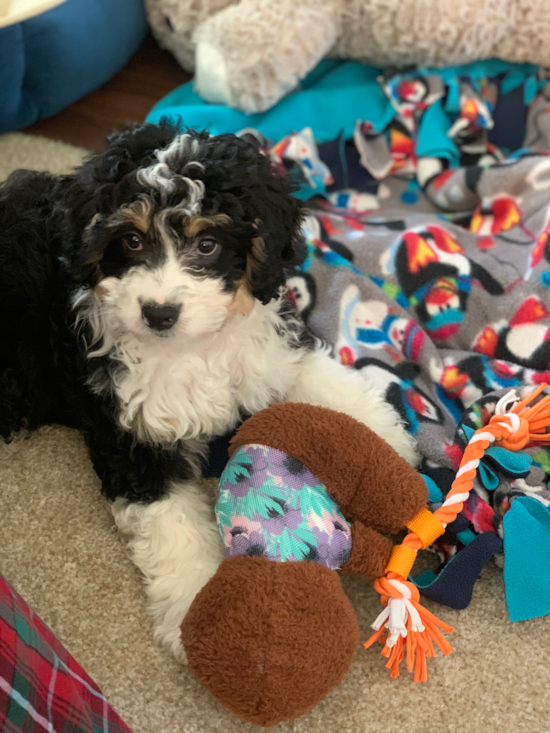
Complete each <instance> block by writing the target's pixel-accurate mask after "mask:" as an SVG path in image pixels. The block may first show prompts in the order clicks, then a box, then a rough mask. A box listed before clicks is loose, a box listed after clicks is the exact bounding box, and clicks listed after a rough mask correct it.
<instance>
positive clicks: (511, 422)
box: [364, 384, 550, 682]
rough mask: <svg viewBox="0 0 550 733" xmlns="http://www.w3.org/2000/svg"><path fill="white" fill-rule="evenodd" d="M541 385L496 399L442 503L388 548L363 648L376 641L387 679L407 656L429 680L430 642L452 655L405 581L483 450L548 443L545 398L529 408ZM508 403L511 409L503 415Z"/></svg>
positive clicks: (466, 486) (448, 517)
mask: <svg viewBox="0 0 550 733" xmlns="http://www.w3.org/2000/svg"><path fill="white" fill-rule="evenodd" d="M546 386H547V385H546V384H542V385H541V386H540V387H538V388H537V389H536V390H535V391H534V392H533V393H532V394H530V395H529V396H528V397H527V398H526V399H524V400H522V401H519V398H518V396H517V394H516V392H515V390H512V391H511V392H509V393H508V394H506V395H505V396H504V397H502V398H501V399H500V400H499V402H498V403H497V406H496V409H495V414H494V415H493V417H492V418H491V419H490V421H489V424H488V425H486V426H485V427H483V428H480V429H479V430H477V431H476V432H475V434H474V435H473V436H472V438H471V440H470V441H469V443H468V445H467V446H466V450H465V451H464V456H463V458H462V461H461V463H460V468H459V469H458V472H457V474H456V477H455V480H454V481H453V484H452V486H451V489H450V490H449V493H448V495H447V498H446V500H445V501H444V502H443V504H442V505H441V507H440V508H439V509H437V510H436V511H435V512H434V513H433V514H432V512H430V511H428V509H422V510H421V511H420V512H419V513H418V514H417V515H416V516H415V517H414V518H413V519H412V520H411V521H410V522H409V523H408V524H407V529H409V530H410V533H409V534H408V535H407V536H406V537H405V539H404V540H403V542H402V543H401V545H398V546H396V547H394V548H393V551H392V554H391V557H390V561H389V563H388V566H387V568H386V573H385V575H383V576H382V577H381V578H378V579H377V580H376V581H375V582H374V587H375V588H376V590H377V592H378V593H379V594H380V598H381V602H382V605H383V606H384V610H383V611H382V613H381V614H380V615H379V616H378V618H377V619H376V621H375V622H374V623H373V625H372V627H373V629H374V630H375V633H374V634H373V635H372V636H371V638H370V639H369V640H368V641H366V642H365V644H364V646H365V647H369V646H371V644H374V642H375V641H379V642H381V643H383V644H384V648H383V650H382V655H383V656H384V657H386V658H387V659H388V663H387V664H386V667H388V668H389V669H391V676H392V677H398V676H399V665H400V664H401V661H402V660H403V658H404V657H405V656H406V661H407V668H408V670H409V672H412V670H413V668H414V679H415V681H416V682H418V681H422V682H424V681H425V680H427V678H428V674H427V666H426V660H427V657H435V651H434V643H435V644H436V645H437V646H438V647H439V648H440V649H441V651H442V652H443V653H444V654H450V652H451V651H452V647H451V645H450V644H449V642H448V641H447V640H446V639H445V637H444V636H443V634H442V631H447V632H452V631H453V629H452V628H451V627H450V626H448V625H447V624H445V623H443V622H442V621H439V619H437V618H436V617H435V616H434V615H433V614H432V613H430V612H429V611H428V610H427V609H425V608H423V607H422V606H421V605H420V603H419V598H420V595H419V592H418V589H417V588H416V586H415V585H414V584H413V583H410V582H408V581H407V578H408V577H409V574H410V572H411V570H412V567H413V564H414V561H415V559H416V554H417V552H418V550H421V549H423V548H425V547H429V545H431V544H432V543H433V542H434V541H435V540H436V539H437V538H438V537H440V536H441V535H442V534H443V533H444V531H445V527H446V526H447V525H448V524H450V523H451V522H453V521H454V520H455V519H456V517H457V516H458V514H460V512H461V511H462V507H463V506H464V502H465V501H466V500H467V499H468V496H469V494H470V490H471V489H472V487H473V481H474V478H475V475H476V471H477V468H478V466H479V462H480V460H481V459H482V458H483V456H484V454H485V451H486V450H487V448H489V447H490V446H491V445H492V444H493V443H499V444H500V445H501V446H502V447H503V448H506V449H508V450H521V449H522V448H524V447H525V446H526V445H527V443H529V442H530V441H536V442H539V443H544V442H550V432H548V433H547V432H546V428H550V396H548V395H547V396H545V397H543V399H541V400H540V401H539V402H538V403H537V404H536V405H534V406H533V407H529V406H528V405H529V403H530V402H532V401H533V400H534V399H535V398H536V397H537V396H538V395H539V394H540V393H541V392H542V391H543V390H544V389H545V388H546ZM513 402H515V403H516V404H515V405H514V407H513V408H512V409H510V410H509V411H508V412H505V410H506V409H507V407H508V406H509V405H510V403H513ZM503 413H504V414H503Z"/></svg>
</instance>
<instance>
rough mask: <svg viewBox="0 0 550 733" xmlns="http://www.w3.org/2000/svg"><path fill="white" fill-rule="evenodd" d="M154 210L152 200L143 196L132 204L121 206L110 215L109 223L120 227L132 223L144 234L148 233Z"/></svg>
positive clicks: (111, 225) (131, 224)
mask: <svg viewBox="0 0 550 733" xmlns="http://www.w3.org/2000/svg"><path fill="white" fill-rule="evenodd" d="M152 210H153V203H152V201H151V200H150V199H149V198H147V197H145V196H143V197H140V198H139V199H137V201H133V202H132V203H131V204H127V205H125V206H121V207H120V209H118V211H115V213H114V214H113V215H112V216H110V217H109V221H108V224H109V226H110V227H119V226H124V225H130V226H133V227H135V228H136V229H137V230H138V231H140V232H141V233H142V234H147V231H148V230H149V227H150V226H151V212H152Z"/></svg>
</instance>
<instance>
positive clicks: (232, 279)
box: [86, 195, 262, 339]
mask: <svg viewBox="0 0 550 733" xmlns="http://www.w3.org/2000/svg"><path fill="white" fill-rule="evenodd" d="M255 234H257V233H256V232H255V231H254V229H253V228H252V227H250V226H238V225H236V224H235V223H234V222H232V220H231V218H230V217H229V216H228V215H227V214H210V215H208V214H207V215H204V216H203V215H202V214H194V213H192V212H191V211H189V210H188V209H185V208H182V207H177V206H176V207H166V208H163V207H162V206H158V205H157V204H156V203H155V201H154V200H153V199H152V198H150V197H148V196H147V195H143V196H141V197H140V198H139V199H137V200H136V201H135V202H133V203H130V204H128V205H124V206H122V207H121V208H120V209H119V210H118V211H116V212H115V213H114V214H113V215H112V216H110V217H108V218H107V219H106V220H103V219H100V218H98V219H96V220H95V221H94V222H93V223H92V225H91V226H90V228H89V229H88V231H87V232H86V238H89V239H90V240H95V245H96V246H95V251H100V252H102V256H101V260H100V261H99V262H98V263H97V269H96V273H95V279H96V283H95V284H94V293H95V296H96V298H97V299H98V301H99V302H100V303H101V305H102V308H103V309H104V312H105V313H106V314H108V315H109V318H110V320H111V321H113V322H114V323H115V324H117V325H118V326H119V328H120V329H121V331H125V332H131V333H132V334H134V335H135V336H137V337H140V338H141V339H147V338H151V337H152V338H154V337H161V338H176V337H177V336H188V337H197V336H202V335H207V334H209V333H212V332H215V331H218V330H219V329H220V328H221V326H222V325H223V324H224V323H225V321H226V320H227V318H228V316H229V315H230V314H231V313H233V312H238V313H242V314H243V315H245V314H247V313H248V312H250V310H251V309H252V307H253V304H254V298H253V296H252V293H251V284H250V282H249V281H248V279H247V275H246V265H247V260H248V251H249V248H250V247H251V246H252V247H254V245H256V247H257V248H258V251H259V252H260V255H261V253H262V240H261V238H260V237H259V236H256V237H255V236H254V235H255Z"/></svg>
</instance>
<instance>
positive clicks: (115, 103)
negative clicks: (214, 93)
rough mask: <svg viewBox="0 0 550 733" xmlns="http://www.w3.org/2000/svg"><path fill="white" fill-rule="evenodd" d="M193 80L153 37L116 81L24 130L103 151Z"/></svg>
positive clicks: (148, 39)
mask: <svg viewBox="0 0 550 733" xmlns="http://www.w3.org/2000/svg"><path fill="white" fill-rule="evenodd" d="M189 79H190V76H189V74H188V73H187V72H185V71H184V70H183V69H182V68H181V67H180V66H179V65H178V63H177V62H176V61H175V59H174V58H173V57H172V56H171V55H170V54H169V53H166V52H165V51H163V50H161V49H160V48H159V46H158V45H157V44H156V42H155V41H154V40H153V38H152V37H148V38H147V39H146V40H145V41H144V43H143V45H142V46H141V48H140V49H139V50H138V51H137V53H136V54H135V56H134V57H133V58H132V59H131V60H130V61H129V62H128V64H127V65H126V66H125V67H124V68H123V69H122V71H120V72H119V73H118V74H117V75H116V76H115V77H113V78H112V79H111V80H110V81H108V82H107V83H106V84H104V85H103V86H102V87H100V88H99V89H97V90H96V91H95V92H92V93H91V94H88V95H87V96H85V97H83V98H82V99H79V100H78V101H77V102H75V103H74V104H71V106H70V107H67V109H65V110H63V112H60V113H59V114H58V115H56V116H55V117H50V118H49V119H47V120H40V121H39V122H36V123H35V124H34V125H32V127H29V128H27V129H26V130H24V132H27V133H32V134H33V135H42V136H44V137H49V138H52V139H53V140H61V141H62V142H66V143H71V144H72V145H80V146H82V147H84V148H88V149H89V150H95V151H98V150H101V149H102V148H103V147H104V146H105V141H106V137H107V135H109V134H110V133H111V132H113V130H121V129H123V128H124V127H127V126H128V125H132V124H135V123H136V122H143V120H144V118H145V116H146V114H147V113H148V112H149V110H150V109H151V107H152V106H153V105H154V104H155V102H158V100H159V99H161V98H162V97H164V96H165V95H166V94H168V92H170V91H172V89H175V88H176V87H178V86H180V85H181V84H183V83H184V82H186V81H188V80H189Z"/></svg>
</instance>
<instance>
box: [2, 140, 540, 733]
mask: <svg viewBox="0 0 550 733" xmlns="http://www.w3.org/2000/svg"><path fill="white" fill-rule="evenodd" d="M83 152H84V151H82V150H79V149H76V148H70V147H68V146H65V145H61V144H58V143H52V142H49V141H46V140H42V139H39V138H35V137H27V136H24V135H19V134H15V135H6V136H4V137H0V179H3V178H4V177H5V176H6V175H7V174H8V173H9V171H10V170H12V169H14V168H16V167H32V168H40V169H49V170H52V171H56V172H61V171H65V170H68V169H69V168H70V167H71V166H72V165H74V164H76V163H77V162H78V161H79V160H80V158H81V156H82V154H83ZM0 572H2V573H3V574H4V575H5V576H6V577H7V579H8V580H9V581H10V582H11V583H12V584H13V585H14V586H15V588H16V589H17V590H18V591H19V592H20V593H21V594H22V595H23V596H24V598H25V599H26V600H27V601H28V603H30V605H31V606H32V607H33V608H34V610H35V611H36V612H37V613H38V614H39V615H40V616H41V617H42V618H43V619H44V621H45V622H46V623H48V624H49V625H50V627H51V628H52V629H53V631H54V632H55V633H56V634H57V635H58V636H59V638H60V639H61V641H62V642H63V643H64V644H65V645H66V646H67V647H68V649H69V650H70V651H71V652H72V654H73V655H74V656H75V657H76V658H77V659H78V661H79V662H80V663H81V664H82V665H83V666H84V667H85V668H86V669H87V671H88V672H89V674H90V675H91V676H92V677H93V678H94V679H95V680H96V682H97V683H98V684H99V685H100V687H101V688H102V689H103V691H104V693H105V694H106V695H107V697H108V698H109V700H110V701H111V702H112V704H113V705H114V707H115V708H116V709H117V710H118V711H119V713H120V714H121V715H122V717H123V718H124V719H125V720H126V722H127V723H128V724H129V725H130V726H131V727H133V729H134V730H135V732H136V733H176V732H180V733H206V732H210V731H223V732H224V733H237V732H238V733H241V732H244V733H246V732H247V731H252V730H257V729H256V728H254V726H251V725H246V724H243V723H241V722H240V721H239V720H237V719H236V718H234V717H233V716H232V715H231V714H230V713H228V712H227V711H226V710H224V709H223V708H222V707H221V706H220V705H219V704H218V703H217V702H216V701H215V700H213V699H212V698H211V696H210V695H209V693H207V692H206V691H205V690H204V689H203V688H201V686H200V685H199V684H198V683H197V682H196V681H195V679H194V678H193V675H192V674H191V673H190V672H189V671H188V670H186V669H185V668H183V667H181V666H179V665H178V664H177V663H176V662H175V661H174V660H173V659H172V658H171V656H170V654H169V653H168V652H166V651H164V650H163V649H160V648H159V647H157V646H156V645H155V644H154V643H153V641H152V639H151V626H150V622H149V619H148V618H147V615H146V612H145V607H144V602H143V594H142V591H141V587H140V580H139V577H138V574H137V572H136V571H135V570H134V568H133V566H132V564H131V563H130V561H129V560H128V559H127V557H126V554H125V549H124V543H123V541H122V539H121V538H120V537H119V536H118V535H117V533H116V531H115V530H114V528H113V524H112V521H111V518H110V516H109V514H108V513H107V511H106V510H105V507H104V505H103V503H102V500H101V498H100V494H99V482H98V480H97V478H96V476H95V475H94V473H93V471H92V468H91V465H90V462H89V460H88V458H87V455H86V451H85V449H84V445H83V442H82V440H81V439H80V436H79V435H78V434H77V433H75V432H72V431H69V430H66V429H62V428H59V427H49V428H45V429H43V430H41V431H40V432H39V433H37V434H35V435H34V436H33V437H32V438H31V439H30V440H28V441H26V442H25V443H23V444H22V445H21V447H20V449H19V451H18V452H16V453H15V454H14V455H13V456H11V457H10V458H9V460H6V461H2V462H0ZM345 587H346V589H347V590H348V591H349V593H350V596H351V598H352V599H353V602H354V605H355V608H356V610H357V613H358V616H359V619H360V623H361V628H362V632H363V636H364V637H366V636H367V635H368V634H369V622H370V621H372V620H373V618H374V617H375V616H376V614H377V613H378V610H379V607H378V602H377V600H376V597H375V595H374V593H373V591H372V589H371V587H370V584H369V583H368V582H367V581H366V580H363V579H359V578H351V579H350V578H347V579H345ZM430 608H432V610H434V608H435V611H436V613H438V614H440V615H441V617H442V618H443V619H444V620H445V621H447V622H449V623H450V624H453V625H454V626H455V628H456V633H455V634H454V635H453V639H452V641H453V643H454V645H455V652H454V653H453V654H452V655H451V656H450V657H449V658H443V657H438V658H437V659H436V660H430V662H429V665H430V666H429V674H430V679H429V681H428V683H426V684H424V685H415V684H414V683H413V682H412V681H411V679H410V677H409V676H408V675H405V676H402V677H401V678H400V679H399V680H396V681H392V680H391V679H390V677H389V673H388V672H387V670H386V669H384V666H383V664H382V660H381V658H380V657H379V656H378V653H377V652H375V651H372V650H370V651H368V652H367V651H364V650H363V649H358V651H357V656H356V660H355V663H354V664H353V666H352V668H351V670H350V672H349V674H348V677H347V679H346V681H345V682H344V684H343V685H342V686H341V687H340V688H339V689H338V690H336V691H335V692H333V693H332V695H330V696H329V698H328V699H327V700H325V701H324V702H323V703H322V704H321V705H319V706H318V707H317V708H316V709H315V710H314V711H313V712H312V713H310V714H309V715H307V716H305V717H303V718H302V719H300V720H298V721H296V722H294V723H291V724H288V725H281V726H279V728H278V729H277V730H278V731H285V733H286V732H287V731H294V732H295V733H316V732H317V731H319V732H321V731H337V732H338V733H398V732H401V731H403V733H431V732H432V731H433V732H434V733H435V731H437V732H438V733H447V732H448V733H457V732H458V731H460V732H461V733H469V732H470V731H472V732H473V731H476V733H477V732H479V733H481V732H482V731H488V733H497V732H498V733H517V732H519V733H521V732H522V731H530V732H531V733H546V732H548V731H550V714H549V705H550V691H549V690H550V682H549V676H550V634H549V632H550V622H549V621H548V620H545V619H542V620H537V621H532V622H528V623H522V624H514V625H512V624H510V623H509V621H508V619H507V613H506V605H505V600H504V591H503V584H502V573H501V571H499V570H498V569H497V568H495V567H494V566H492V565H491V567H488V568H487V569H486V570H485V571H484V572H483V575H482V579H481V581H480V582H479V583H478V585H477V587H476V589H475V593H474V599H473V602H472V604H471V606H470V607H469V608H468V609H467V610H466V611H462V612H455V611H450V610H449V609H445V608H439V607H434V606H432V605H430Z"/></svg>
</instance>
